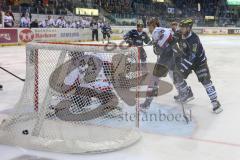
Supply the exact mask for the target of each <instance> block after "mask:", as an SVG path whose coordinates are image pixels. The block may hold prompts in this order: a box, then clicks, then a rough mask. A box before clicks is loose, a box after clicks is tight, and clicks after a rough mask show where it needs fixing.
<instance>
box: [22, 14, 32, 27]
mask: <svg viewBox="0 0 240 160" xmlns="http://www.w3.org/2000/svg"><path fill="white" fill-rule="evenodd" d="M30 23H31V21H30V18H29V14H28V13H23V14H22V16H21V20H20V27H22V28H29V27H30Z"/></svg>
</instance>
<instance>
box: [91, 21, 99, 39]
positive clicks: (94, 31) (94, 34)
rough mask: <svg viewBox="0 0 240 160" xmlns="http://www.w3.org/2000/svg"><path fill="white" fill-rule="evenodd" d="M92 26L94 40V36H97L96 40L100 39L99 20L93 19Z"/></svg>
mask: <svg viewBox="0 0 240 160" xmlns="http://www.w3.org/2000/svg"><path fill="white" fill-rule="evenodd" d="M90 27H91V30H92V41H94V37H96V41H98V22H96V21H92V22H91V24H90Z"/></svg>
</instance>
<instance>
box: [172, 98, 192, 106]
mask: <svg viewBox="0 0 240 160" xmlns="http://www.w3.org/2000/svg"><path fill="white" fill-rule="evenodd" d="M194 99H195V97H191V98H188V99H187V100H186V101H184V102H181V101H180V100H175V101H176V102H177V103H183V104H186V103H188V102H190V101H192V100H194Z"/></svg>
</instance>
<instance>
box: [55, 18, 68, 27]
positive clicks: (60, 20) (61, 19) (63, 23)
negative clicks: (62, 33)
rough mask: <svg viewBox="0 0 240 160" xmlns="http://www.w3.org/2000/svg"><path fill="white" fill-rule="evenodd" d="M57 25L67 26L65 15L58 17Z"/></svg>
mask: <svg viewBox="0 0 240 160" xmlns="http://www.w3.org/2000/svg"><path fill="white" fill-rule="evenodd" d="M56 27H58V28H65V27H66V21H65V19H64V17H63V16H62V17H59V18H58V19H57V22H56Z"/></svg>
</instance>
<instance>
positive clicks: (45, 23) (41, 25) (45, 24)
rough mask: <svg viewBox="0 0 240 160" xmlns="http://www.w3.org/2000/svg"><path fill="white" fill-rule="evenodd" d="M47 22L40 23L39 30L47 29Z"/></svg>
mask: <svg viewBox="0 0 240 160" xmlns="http://www.w3.org/2000/svg"><path fill="white" fill-rule="evenodd" d="M47 22H48V20H47V19H46V20H43V21H41V22H40V23H39V27H41V28H47Z"/></svg>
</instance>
